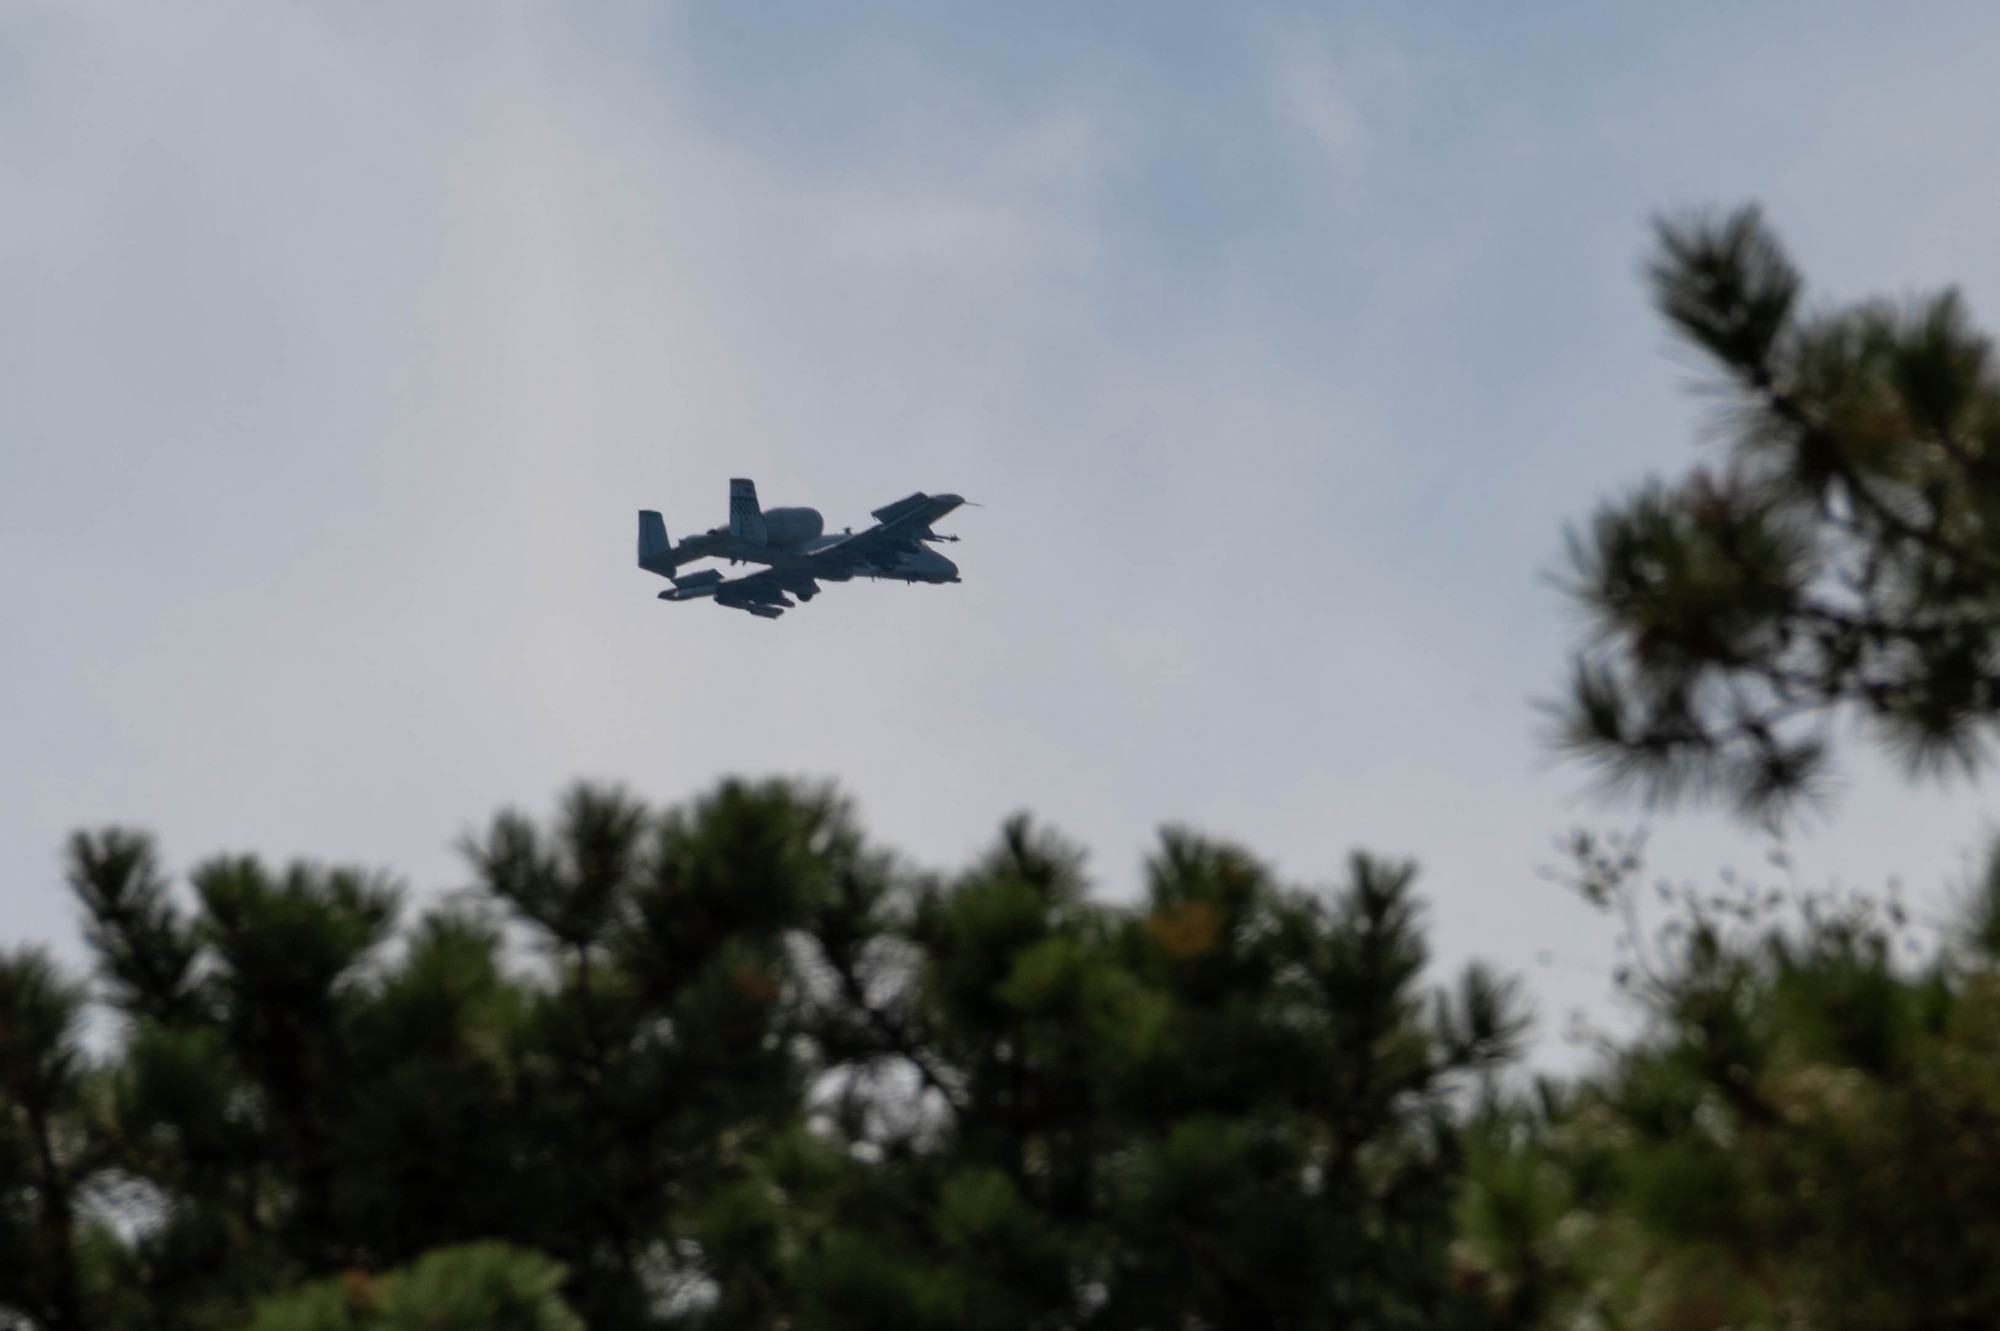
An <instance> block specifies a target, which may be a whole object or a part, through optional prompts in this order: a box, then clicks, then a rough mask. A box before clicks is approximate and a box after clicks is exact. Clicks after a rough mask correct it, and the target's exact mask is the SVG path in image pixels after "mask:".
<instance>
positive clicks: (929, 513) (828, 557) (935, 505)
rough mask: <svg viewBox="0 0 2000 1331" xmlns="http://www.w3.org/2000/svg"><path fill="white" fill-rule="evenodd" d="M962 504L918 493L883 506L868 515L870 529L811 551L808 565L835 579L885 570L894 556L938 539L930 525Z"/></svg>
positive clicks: (955, 498)
mask: <svg viewBox="0 0 2000 1331" xmlns="http://www.w3.org/2000/svg"><path fill="white" fill-rule="evenodd" d="M964 502H965V501H964V500H963V499H960V498H959V497H958V496H957V495H927V494H924V493H923V492H922V491H919V492H917V493H916V494H913V495H909V496H907V497H905V498H902V499H898V500H897V501H896V502H895V503H893V504H885V505H883V506H882V507H881V508H878V509H876V510H875V511H874V512H873V513H870V514H869V515H868V516H869V517H872V518H874V519H875V525H874V526H873V527H870V528H868V529H867V530H866V531H858V532H855V533H853V534H852V535H850V536H843V537H841V538H840V539H839V540H837V541H835V542H833V543H832V544H831V545H827V546H825V547H823V548H821V549H819V550H816V551H814V552H813V555H812V562H813V564H814V565H816V566H818V567H820V568H823V569H825V570H826V571H827V573H828V575H829V576H836V577H838V576H843V575H846V576H851V575H853V574H855V573H867V572H868V571H869V570H870V569H878V568H888V567H890V566H892V565H893V564H894V563H895V562H896V557H897V556H898V555H903V554H909V553H912V552H914V551H916V550H917V549H919V548H921V546H922V544H923V542H925V541H934V540H937V539H939V538H938V536H937V535H936V533H934V532H932V531H931V524H932V523H933V522H936V521H937V520H938V519H939V518H941V517H943V516H944V515H945V514H947V513H949V512H951V511H952V510H953V509H955V508H957V507H958V506H959V505H961V504H963V503H964ZM944 539H946V540H950V539H953V538H951V537H945V538H944Z"/></svg>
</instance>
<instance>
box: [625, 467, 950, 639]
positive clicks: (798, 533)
mask: <svg viewBox="0 0 2000 1331" xmlns="http://www.w3.org/2000/svg"><path fill="white" fill-rule="evenodd" d="M964 502H965V501H964V500H963V499H961V498H959V497H958V496H957V495H927V494H924V493H923V492H922V491H919V492H918V493H916V494H913V495H910V496H909V497H908V498H905V499H898V500H897V501H896V502H895V503H893V504H890V505H888V506H886V507H884V508H878V509H876V510H875V511H874V512H873V513H871V514H869V516H870V517H872V518H874V519H875V525H874V526H872V527H870V528H868V529H867V530H866V531H859V532H857V531H855V530H854V529H852V528H849V529H848V530H847V531H845V532H842V533H841V534H839V535H837V536H829V535H826V534H825V533H826V523H825V521H824V519H822V518H821V517H820V515H819V510H817V509H811V508H772V509H763V508H759V507H758V506H757V486H756V484H755V483H754V482H752V481H747V480H740V479H739V480H733V481H731V482H730V483H729V525H728V526H727V527H711V528H709V529H708V530H707V531H705V532H702V533H701V534H700V535H697V536H689V537H686V538H684V539H683V540H682V541H681V543H680V544H679V545H675V544H674V543H673V542H671V541H669V540H668V539H667V521H666V519H665V518H664V517H662V516H661V515H660V514H659V513H657V512H655V511H654V510H652V509H641V510H640V512H639V567H640V568H642V569H645V570H646V571H647V572H648V573H657V574H659V575H660V576H661V577H663V578H665V579H667V580H668V581H669V582H671V583H673V584H674V585H673V587H672V588H671V589H670V590H668V591H664V592H661V593H660V599H661V600H662V601H698V600H713V601H714V602H715V603H716V604H717V605H726V606H728V607H729V608H731V609H732V610H747V611H749V612H750V613H751V614H753V615H756V616H758V617H759V618H761V619H776V618H777V617H778V616H779V615H782V614H784V613H785V611H787V610H789V609H791V608H792V607H793V606H794V605H796V604H798V602H797V601H793V600H791V599H789V597H790V596H796V597H798V598H799V600H800V601H810V600H812V598H813V597H815V596H817V595H819V584H820V583H822V582H846V581H848V580H849V579H851V578H887V579H891V580H894V581H898V582H957V581H958V565H956V564H954V563H952V562H951V561H950V560H949V559H946V558H945V557H944V556H943V555H941V554H939V553H938V552H937V551H935V550H932V549H930V548H929V547H930V544H931V543H932V542H937V541H956V540H957V539H958V538H957V537H956V536H940V535H938V534H937V533H936V532H934V531H932V530H931V524H932V523H933V522H936V521H937V520H938V519H939V518H941V517H943V516H944V515H945V514H947V513H949V512H951V511H952V510H953V509H955V508H957V507H958V506H959V505H961V504H963V503H964ZM697 559H726V560H728V561H729V562H730V563H732V564H735V563H739V562H741V563H749V564H763V565H765V567H764V568H763V569H762V570H761V571H759V572H756V573H751V574H748V575H746V576H744V577H741V578H734V579H727V580H725V579H724V578H723V576H722V574H721V572H720V571H719V570H716V569H713V568H705V569H702V570H701V571H699V572H697V573H688V574H682V573H681V572H680V567H681V565H683V564H688V563H692V562H694V561H695V560H697Z"/></svg>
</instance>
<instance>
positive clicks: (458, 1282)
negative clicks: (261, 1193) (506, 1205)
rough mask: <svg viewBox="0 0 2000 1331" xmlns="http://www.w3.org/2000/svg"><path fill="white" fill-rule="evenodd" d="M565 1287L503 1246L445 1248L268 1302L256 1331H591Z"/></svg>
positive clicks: (556, 1269) (539, 1261)
mask: <svg viewBox="0 0 2000 1331" xmlns="http://www.w3.org/2000/svg"><path fill="white" fill-rule="evenodd" d="M562 1280H563V1270H562V1268H561V1267H560V1266H557V1265H556V1264H555V1263H554V1262H551V1261H549V1260H548V1259H547V1258H544V1257H539V1256H536V1255H535V1254H534V1253H530V1252H524V1251H522V1250H520V1249H517V1248H509V1247H508V1246H507V1245H505V1244H502V1243H475V1244H468V1245H466V1246H464V1247H459V1248H442V1249H439V1250H438V1251H436V1252H433V1253H428V1254H426V1255H425V1256H424V1257H423V1258H422V1259H421V1260H419V1261H418V1262H417V1263H416V1264H415V1265H413V1266H411V1267H409V1268H408V1269H407V1270H402V1271H391V1272H389V1273H388V1274H387V1275H383V1276H380V1277H371V1276H369V1275H367V1274H366V1273H365V1272H361V1271H351V1272H348V1273H347V1274H346V1275H344V1276H340V1277H337V1278H335V1279H332V1280H322V1281H317V1282H315V1283H313V1284H311V1285H307V1286H305V1287H304V1288H302V1289H299V1290H296V1291H294V1292H293V1293H290V1294H286V1295H283V1296H281V1297H278V1298H273V1299H266V1300H265V1301H264V1302H263V1303H261V1304H259V1305H258V1308H257V1315H256V1317H255V1318H254V1319H253V1320H252V1321H251V1322H250V1325H249V1328H248V1331H583V1322H582V1321H581V1320H580V1319H579V1318H578V1317H577V1316H576V1314H575V1313H573V1312H571V1311H570V1310H569V1308H568V1307H567V1306H566V1305H565V1304H564V1303H563V1301H562V1296H561V1294H560V1292H559V1290H560V1287H561V1285H562Z"/></svg>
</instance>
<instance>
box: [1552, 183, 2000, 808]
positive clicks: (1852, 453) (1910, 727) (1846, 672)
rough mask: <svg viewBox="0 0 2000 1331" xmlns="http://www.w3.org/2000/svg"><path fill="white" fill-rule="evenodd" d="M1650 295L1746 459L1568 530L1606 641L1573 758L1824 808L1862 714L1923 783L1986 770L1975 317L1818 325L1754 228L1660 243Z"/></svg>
mask: <svg viewBox="0 0 2000 1331" xmlns="http://www.w3.org/2000/svg"><path fill="white" fill-rule="evenodd" d="M1649 276H1650V279H1651V282H1652V286H1653V291H1654V297H1655V300H1656V301H1657V303H1658V305H1659V308H1660V310H1661V312H1662V314H1663V315H1664V316H1665V318H1666V320H1667V322H1668V324H1669V326H1670V327H1671V328H1672V329H1673V331H1674V332H1675V333H1676V334H1677V335H1679V336H1680V337H1681V338H1682V339H1683V340H1684V341H1685V343H1686V344H1687V345H1688V346H1689V347H1691V348H1692V349H1693V350H1694V351H1695V352H1696V354H1697V355H1698V356H1699V357H1700V358H1701V359H1702V360H1703V361H1704V362H1706V365H1707V367H1708V369H1709V372H1710V373H1709V377H1708V379H1707V380H1706V381H1705V383H1704V388H1705V389H1706V391H1707V392H1708V393H1709V394H1710V395H1712V397H1713V398H1714V400H1715V403H1716V412H1715V418H1714V424H1715V428H1716V431H1717V433H1718V434H1720V435H1721V436H1722V437H1723V439H1724V441H1725V442H1726V444H1727V445H1728V449H1729V452H1728V456H1727V458H1726V459H1725V460H1724V461H1723V462H1721V463H1720V464H1718V465H1715V466H1704V467H1698V468H1696V469H1695V470H1693V471H1692V472H1691V473H1689V474H1688V476H1687V477H1685V478H1684V479H1683V480H1681V481H1679V482H1677V483H1675V484H1672V485H1668V484H1664V483H1661V482H1657V481H1655V482H1649V483H1647V484H1645V485H1643V486H1641V487H1640V488H1638V489H1637V490H1636V491H1634V492H1633V493H1631V494H1630V495H1628V496H1626V497H1625V498H1623V499H1621V500H1619V501H1617V502H1615V503H1613V504H1610V505H1608V506H1606V507H1605V508H1604V509H1603V510H1602V511H1600V512H1599V513H1598V514H1597V516H1596V517H1595V518H1594V519H1593V520H1592V522H1591V523H1590V524H1589V526H1588V527H1587V528H1586V529H1584V530H1582V531H1580V532H1577V533H1573V534H1572V537H1571V541H1570V565H1571V571H1570V575H1569V586H1570V588H1571V590H1572V592H1573V594H1574V596H1575V597H1576V599H1577V601H1578V602H1579V604H1580V605H1581V606H1582V607H1583V608H1584V610H1585V611H1586V612H1587V614H1588V615H1589V618H1590V621H1591V627H1592V636H1593V642H1592V645H1591V646H1590V647H1589V648H1588V649H1587V650H1586V651H1585V652H1584V653H1582V655H1581V656H1580V657H1579V659H1578V661H1577V664H1576V667H1575V671H1574V677H1573V682H1572V686H1571V689H1570V693H1569V697H1568V699H1567V701H1566V702H1565V703H1564V704H1562V705H1561V707H1560V708H1559V709H1558V718H1559V724H1558V731H1557V739H1558V742H1559V743H1560V744H1561V745H1562V746H1563V747H1564V748H1566V749H1568V750H1569V751H1571V752H1573V753H1576V754H1578V755H1580V756H1582V757H1584V758H1585V759H1587V760H1589V761H1590V762H1592V763H1594V764H1595V765H1596V766H1597V767H1598V768H1599V770H1600V772H1601V773H1602V775H1603V776H1604V777H1606V778H1607V779H1608V780H1609V781H1610V783H1611V784H1612V785H1614V786H1636V787H1637V788H1638V789H1639V790H1640V791H1642V792H1643V793H1644V794H1645V795H1646V796H1648V797H1649V798H1651V799H1653V800H1655V801H1659V802H1670V801H1672V800H1674V799H1676V798H1679V797H1682V796H1696V797H1699V796H1703V795H1706V794H1710V793H1719V794H1722V795H1724V796H1725V797H1727V798H1728V799H1729V800H1731V801H1732V802H1733V803H1734V805H1735V806H1736V807H1737V808H1738V809H1739V810H1740V811H1742V812H1744V813H1746V814H1749V815H1752V816H1755V817H1761V818H1766V819H1772V818H1780V817H1782V816H1783V815H1784V814H1785V813H1786V812H1787V811H1788V810H1789V809H1790V808H1792V807H1794V806H1795V805H1796V803H1797V802H1798V801H1799V800H1800V799H1801V798H1802V797H1806V798H1810V797H1812V796H1814V795H1815V794H1816V793H1819V792H1821V791H1822V790H1823V777H1824V776H1825V774H1826V772H1827V770H1828V764H1829V761H1830V757H1831V750H1830V744H1831V734H1832V730H1833V728H1834V725H1835V723H1836V722H1837V721H1838V720H1839V719H1841V718H1842V717H1845V716H1857V717H1859V718H1860V719H1861V720H1863V721H1864V722H1865V723H1866V724H1867V726H1868V728H1869V730H1870V731H1871V733H1872V734H1873V735H1875V736H1876V737H1877V739H1878V740H1879V741H1880V743H1881V744H1883V745H1884V746H1885V747H1886V748H1887V750H1888V751H1889V752H1891V753H1893V754H1894V755H1896V756H1897V757H1898V758H1899V759H1901V760H1902V761H1903V762H1904V763H1905V764H1906V766H1907V767H1908V768H1909V770H1911V771H1912V772H1924V773H1938V772H1953V771H1957V772H1967V771H1971V770H1973V769H1974V768H1976V767H1977V766H1978V765H1979V763H1980V762H1981V761H1982V760H1983V758H1984V756H1985V754H1986V751H1987V745H1988V743H1989V741H1990V740H1991V738H1992V736H1993V734H1994V725H1995V721H1996V718H2000V665H1996V662H2000V375H1996V371H1995V368H1994V365H1993V359H1992V355H1991V345H1990V343H1989V341H1988V340H1987V338H1986V337H1985V336H1984V335H1983V334H1981V333H1980V332H1979V331H1978V330H1977V329H1976V328H1975V327H1974V326H1973V324H1972V322H1971V319H1970V317H1969V316H1968V314H1967V313H1966V309H1965V305H1964V302H1963V301H1962V300H1961V298H1960V297H1959V295H1958V293H1957V292H1955V291H1949V290H1948V291H1944V292H1941V293H1939V294H1937V295H1934V296H1930V297H1926V298H1922V299H1917V300H1912V301H1907V302H1902V303H1897V302H1890V301H1882V300H1878V301H1868V302H1863V303H1860V304H1856V305H1850V306H1844V307H1832V308H1828V309H1825V310H1822V311H1817V312H1815V311H1810V310H1808V309H1806V308H1805V306H1804V304H1803V298H1802V293H1803V289H1804V283H1803V281H1802V279H1801V278H1800V276H1799V273H1798V272H1797V270H1796V269H1794V267H1793V266H1792V264H1791V262H1790V260H1789V259H1788V258H1787V257H1786V254H1785V252H1784V249H1783V247H1782V246H1781V245H1780V244H1779V242H1778V239H1777V237H1776V236H1775V235H1774V234H1773V233H1772V231H1771V230H1770V228H1769V227H1768V226H1767V225H1766V223H1765V222H1764V220H1763V218H1762V216H1761V215H1760V214H1759V213H1758V211H1757V210H1756V209H1754V208H1743V209H1739V210H1737V211H1736V212H1734V213H1731V214H1729V215H1728V216H1726V217H1713V216H1707V215H1699V216H1695V217H1693V218H1691V219H1688V220H1685V221H1678V222H1668V223H1663V224H1661V226H1660V227H1659V250H1658V253H1657V255H1656V257H1655V258H1654V260H1653V262H1652V264H1651V267H1650V268H1649Z"/></svg>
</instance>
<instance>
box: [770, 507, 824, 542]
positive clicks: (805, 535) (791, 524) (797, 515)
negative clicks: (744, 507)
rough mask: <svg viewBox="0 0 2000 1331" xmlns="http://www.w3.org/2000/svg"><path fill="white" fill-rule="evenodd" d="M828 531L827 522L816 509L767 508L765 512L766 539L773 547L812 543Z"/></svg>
mask: <svg viewBox="0 0 2000 1331" xmlns="http://www.w3.org/2000/svg"><path fill="white" fill-rule="evenodd" d="M825 530H826V520H825V519H824V518H822V517H820V515H819V510H818V509H816V508H767V509H765V510H764V532H765V539H766V540H767V541H769V542H770V543H771V544H772V545H797V544H798V543H799V542H800V541H810V540H812V539H814V538H815V537H817V536H819V535H820V533H822V532H824V531H825Z"/></svg>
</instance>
